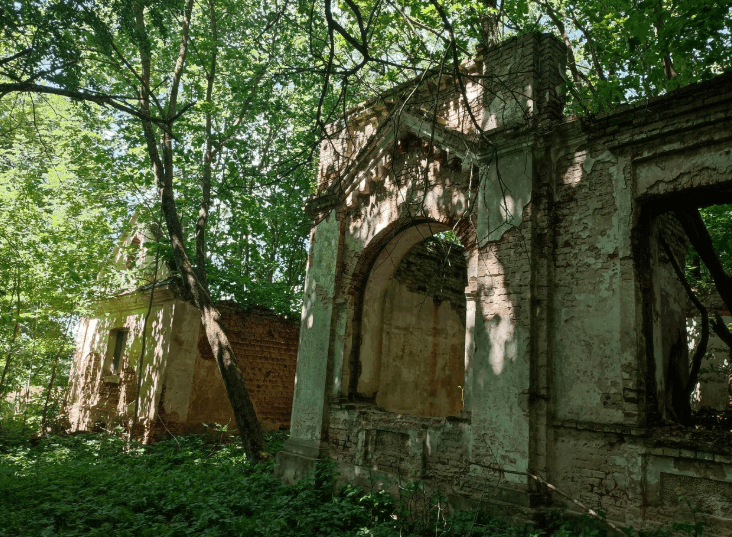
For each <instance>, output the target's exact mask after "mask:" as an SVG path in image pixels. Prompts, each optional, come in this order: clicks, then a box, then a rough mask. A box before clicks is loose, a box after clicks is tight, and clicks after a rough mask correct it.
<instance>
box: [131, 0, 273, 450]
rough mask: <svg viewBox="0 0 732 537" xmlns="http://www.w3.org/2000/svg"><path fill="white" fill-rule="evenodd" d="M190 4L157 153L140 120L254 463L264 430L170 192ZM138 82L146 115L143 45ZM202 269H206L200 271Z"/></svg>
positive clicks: (179, 254)
mask: <svg viewBox="0 0 732 537" xmlns="http://www.w3.org/2000/svg"><path fill="white" fill-rule="evenodd" d="M192 10H193V0H188V2H187V4H186V7H185V14H184V20H183V23H182V30H181V45H180V52H179V56H178V61H177V63H176V66H175V70H174V71H173V78H172V82H171V86H170V96H169V99H168V109H167V119H168V124H167V127H166V128H165V129H164V132H163V143H162V147H161V151H162V157H161V154H160V153H161V151H159V150H158V146H157V139H156V136H155V132H154V128H153V123H152V122H151V121H149V120H143V121H142V124H143V132H144V134H145V141H146V143H147V149H148V156H149V158H150V162H151V165H152V169H153V174H154V175H155V179H156V181H157V185H158V192H159V195H160V199H161V206H162V211H163V216H164V217H165V224H166V226H167V228H168V235H169V237H170V241H171V245H172V248H173V259H174V261H175V265H176V268H177V270H178V271H179V273H180V276H181V281H182V284H183V287H184V289H185V290H186V292H187V294H188V296H189V299H190V301H191V303H192V304H193V305H194V306H196V308H198V310H199V311H200V312H201V323H202V325H203V329H204V332H205V333H206V338H207V339H208V342H209V344H210V345H211V350H212V351H213V355H214V356H215V358H216V363H217V365H218V368H219V372H220V373H221V378H222V380H223V382H224V386H225V388H226V393H227V395H228V397H229V402H230V403H231V407H232V410H233V411H234V418H235V420H236V425H237V427H238V429H239V434H240V436H241V440H242V444H243V448H244V452H245V453H246V454H247V456H248V457H250V458H251V459H252V460H254V461H255V462H256V461H259V460H261V459H262V457H264V456H265V442H264V438H263V437H262V431H261V429H260V427H259V421H258V419H257V414H256V412H255V410H254V405H253V404H252V401H251V398H250V397H249V392H248V391H247V389H246V385H245V383H244V377H243V376H242V373H241V369H239V365H238V364H237V361H236V358H235V356H234V351H233V349H232V347H231V344H230V343H229V340H228V338H227V337H226V334H225V333H224V331H223V330H222V328H221V325H220V324H219V314H218V312H217V311H216V308H215V307H214V304H213V301H212V299H211V296H210V294H209V292H208V288H207V287H205V286H203V285H202V283H201V281H200V280H199V278H198V274H197V270H195V269H194V268H193V266H192V264H191V262H190V260H189V258H188V254H187V253H186V250H185V245H184V241H183V229H182V226H181V223H180V219H179V217H178V210H177V208H176V205H175V195H174V191H173V137H172V134H171V127H172V122H173V120H174V118H175V115H176V104H177V96H178V88H179V85H180V80H181V76H182V74H183V67H184V65H185V57H186V53H187V47H188V38H189V37H188V32H189V27H190V19H191V13H192ZM137 25H138V28H139V29H140V32H141V34H142V35H144V36H146V30H145V21H144V11H143V9H142V8H141V9H140V10H139V11H138V13H137ZM140 59H141V71H142V84H141V88H140V105H141V106H140V107H141V109H142V110H143V113H144V114H146V115H147V116H149V115H150V114H149V111H150V90H149V81H150V57H149V55H148V54H147V52H146V48H145V46H141V47H140ZM203 268H204V270H205V267H203Z"/></svg>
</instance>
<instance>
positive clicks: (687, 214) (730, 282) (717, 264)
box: [674, 207, 732, 348]
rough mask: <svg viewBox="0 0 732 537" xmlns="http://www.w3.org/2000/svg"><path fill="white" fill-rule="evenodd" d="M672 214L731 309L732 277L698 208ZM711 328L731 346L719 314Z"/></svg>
mask: <svg viewBox="0 0 732 537" xmlns="http://www.w3.org/2000/svg"><path fill="white" fill-rule="evenodd" d="M674 214H675V215H676V218H677V219H678V220H679V222H680V223H681V227H683V228H684V232H685V233H686V235H687V236H688V237H689V241H690V242H691V245H692V246H693V247H694V250H696V253H697V254H699V257H701V260H702V261H703V262H704V264H705V265H706V267H707V269H708V270H709V274H710V275H711V276H712V280H714V286H715V287H716V288H717V292H718V293H719V296H720V297H721V298H722V301H723V302H724V305H725V306H726V307H727V311H732V277H730V276H729V275H728V274H727V273H726V272H725V271H724V267H722V262H721V261H720V259H719V256H718V255H717V252H716V251H715V250H714V245H713V244H712V238H711V237H710V236H709V231H707V226H705V225H704V220H703V219H702V217H701V214H699V209H697V208H696V207H692V208H691V209H676V210H675V211H674ZM712 329H714V331H715V332H716V334H717V335H718V336H719V338H720V339H721V340H722V341H724V342H725V343H726V344H727V345H728V346H730V348H732V334H731V333H730V331H729V329H728V328H727V325H726V324H724V321H723V320H722V317H721V316H720V315H719V314H716V315H715V319H714V321H712Z"/></svg>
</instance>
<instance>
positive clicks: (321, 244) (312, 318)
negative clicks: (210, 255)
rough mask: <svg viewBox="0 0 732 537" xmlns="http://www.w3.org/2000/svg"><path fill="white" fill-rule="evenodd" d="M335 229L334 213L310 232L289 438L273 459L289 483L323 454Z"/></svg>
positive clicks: (336, 243) (336, 244)
mask: <svg viewBox="0 0 732 537" xmlns="http://www.w3.org/2000/svg"><path fill="white" fill-rule="evenodd" d="M339 239H340V225H339V221H338V218H337V217H336V211H335V210H333V211H331V213H330V215H329V216H328V217H327V218H326V219H324V220H322V221H321V222H320V223H319V224H318V225H317V226H316V227H315V229H314V231H313V235H312V241H311V246H310V255H309V257H308V268H307V276H306V278H305V292H304V297H303V307H302V319H301V325H300V344H299V347H298V353H297V371H296V374H295V392H294V395H293V403H292V419H291V427H290V438H289V440H287V442H285V445H284V447H283V450H282V451H281V452H280V453H279V454H278V455H277V466H276V468H275V473H276V475H277V476H279V477H281V478H282V479H284V480H285V481H287V482H291V483H292V482H295V481H298V480H299V479H301V478H302V477H304V476H305V475H307V474H308V473H309V472H311V471H313V470H314V469H315V462H316V461H317V460H318V459H319V458H322V457H323V456H324V455H326V454H327V447H326V446H325V445H324V444H322V443H321V440H322V438H323V433H324V431H325V429H326V428H327V427H328V422H327V415H328V396H329V394H328V378H330V375H329V371H328V368H329V355H331V354H332V349H331V345H332V343H333V341H334V338H333V337H331V336H332V334H331V332H332V330H333V323H332V318H333V309H334V300H333V297H334V294H335V287H336V285H335V283H336V278H337V271H338V251H339Z"/></svg>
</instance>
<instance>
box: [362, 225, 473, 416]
mask: <svg viewBox="0 0 732 537" xmlns="http://www.w3.org/2000/svg"><path fill="white" fill-rule="evenodd" d="M446 230H447V228H446V226H444V225H440V224H434V223H429V224H421V225H417V226H413V227H411V228H408V229H407V230H406V231H404V232H402V233H400V234H398V235H397V236H396V237H394V238H393V239H392V240H391V241H390V242H389V244H387V246H386V247H385V248H384V250H383V251H382V252H381V254H380V255H379V256H378V257H377V259H376V261H375V263H374V265H373V267H372V269H371V271H370V273H369V276H368V280H367V283H366V286H365V289H364V292H363V298H362V299H363V310H362V315H361V319H360V335H361V341H360V347H359V361H360V368H359V370H360V374H359V377H358V382H357V386H356V393H357V395H358V396H359V397H360V398H364V399H369V400H372V401H373V402H374V403H375V404H376V406H377V407H379V408H382V409H384V410H386V411H390V412H395V413H400V414H410V415H417V416H448V415H459V414H460V413H461V411H462V408H463V393H462V390H463V386H464V385H465V381H464V379H465V326H466V299H465V287H466V286H467V280H468V276H467V262H466V259H465V253H464V248H463V246H462V245H461V244H460V243H459V241H457V240H456V239H455V236H454V235H453V234H452V233H450V232H447V233H446V232H445V231H446Z"/></svg>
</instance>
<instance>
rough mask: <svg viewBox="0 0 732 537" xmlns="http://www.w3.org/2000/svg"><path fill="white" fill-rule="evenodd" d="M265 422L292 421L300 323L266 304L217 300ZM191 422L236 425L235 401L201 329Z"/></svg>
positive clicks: (282, 422) (251, 391)
mask: <svg viewBox="0 0 732 537" xmlns="http://www.w3.org/2000/svg"><path fill="white" fill-rule="evenodd" d="M217 308H218V310H219V312H220V313H221V326H222V327H223V329H224V331H225V332H226V335H227V336H228V338H229V342H230V343H231V346H232V348H233V349H234V354H235V355H236V358H237V361H238V363H239V366H240V367H241V369H242V373H243V375H244V382H245V383H246V386H247V390H248V391H249V395H250V397H251V398H252V402H253V403H254V407H255V409H256V411H257V416H258V417H259V419H260V421H266V422H272V423H274V424H277V425H282V424H288V423H289V422H290V413H291V411H292V392H293V390H294V386H295V365H296V362H297V344H298V337H299V333H300V326H299V323H298V322H296V321H292V320H289V319H287V318H285V317H283V316H281V315H277V314H275V313H273V312H271V311H269V310H268V309H266V308H256V307H255V308H251V309H248V310H245V309H243V308H241V307H240V306H238V305H236V304H235V303H232V302H224V303H219V304H217ZM198 351H199V354H200V357H199V358H198V359H197V360H196V366H195V371H194V376H193V383H192V390H191V401H190V405H189V410H188V419H187V422H188V423H189V424H191V425H194V424H197V423H200V422H202V421H205V422H218V423H227V422H229V421H230V422H231V424H232V426H233V424H234V420H233V417H234V416H233V413H232V410H231V405H230V404H229V400H228V398H227V396H226V390H225V388H224V384H223V381H222V380H221V375H220V374H219V371H218V367H217V365H216V361H215V360H214V356H213V354H212V353H211V347H210V345H209V344H208V341H207V340H206V335H205V333H203V331H201V333H200V336H199V343H198Z"/></svg>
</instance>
